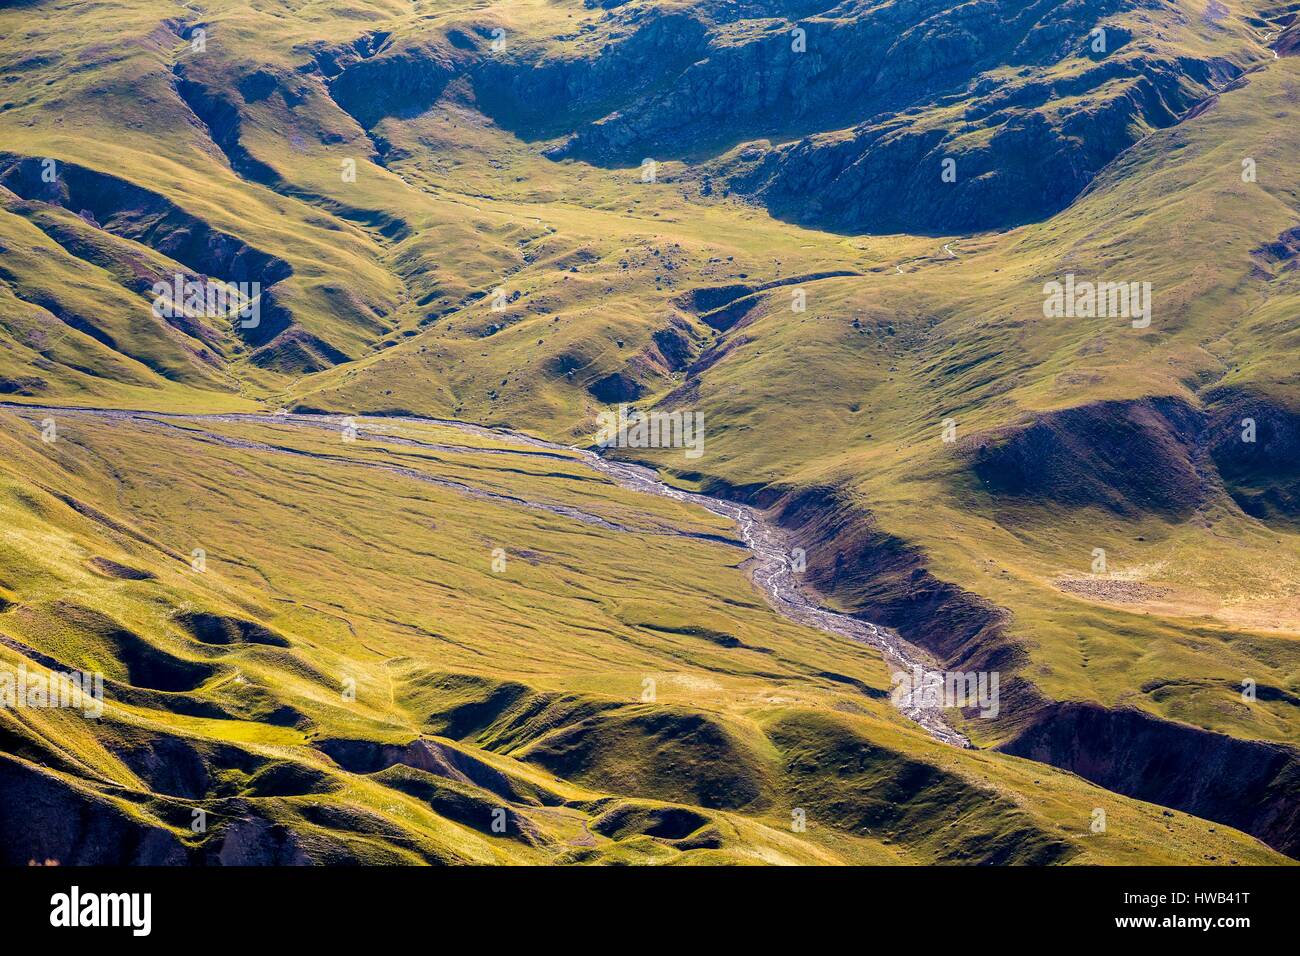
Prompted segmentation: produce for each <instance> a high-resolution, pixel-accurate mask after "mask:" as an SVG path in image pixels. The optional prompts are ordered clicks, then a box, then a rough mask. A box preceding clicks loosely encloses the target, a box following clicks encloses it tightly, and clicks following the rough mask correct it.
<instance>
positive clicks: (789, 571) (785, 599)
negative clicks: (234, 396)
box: [0, 402, 970, 747]
mask: <svg viewBox="0 0 1300 956" xmlns="http://www.w3.org/2000/svg"><path fill="white" fill-rule="evenodd" d="M0 408H4V409H5V410H7V411H10V412H13V413H15V414H18V415H20V416H22V417H24V418H46V417H56V419H57V417H58V416H72V417H76V416H90V417H94V418H99V419H106V420H110V421H121V422H129V423H132V424H136V425H144V426H155V427H169V426H170V427H176V426H175V425H173V424H172V423H174V422H191V423H202V422H209V423H220V422H224V423H231V424H240V423H244V424H265V425H289V426H294V427H298V428H317V429H324V430H328V431H333V432H339V433H342V432H343V431H344V429H345V428H347V427H348V426H349V425H352V427H354V428H355V429H356V437H357V438H358V439H361V438H364V439H367V440H370V441H375V442H380V443H384V444H398V445H407V446H416V447H421V448H426V449H433V450H436V451H440V452H448V453H468V454H529V453H531V454H540V455H546V456H548V457H557V458H563V459H565V460H569V461H571V460H573V459H574V457H575V456H576V458H577V460H579V461H580V462H582V463H583V464H585V465H586V466H587V467H588V468H590V469H591V470H592V471H595V472H597V473H599V474H601V475H603V476H605V477H606V478H608V479H609V480H611V481H613V482H614V483H615V484H617V485H619V486H620V487H622V488H626V489H629V490H631V491H636V492H640V493H642V494H651V495H658V496H660V497H663V498H670V499H672V500H674V501H680V502H683V503H685V504H690V505H695V506H697V507H700V508H704V509H705V510H707V511H710V512H712V513H713V514H716V515H720V516H721V517H724V518H727V519H728V520H730V521H732V522H734V523H735V525H736V529H737V531H738V532H739V534H740V538H741V540H742V541H743V542H744V546H745V548H746V549H747V550H748V551H749V552H750V553H751V555H752V558H751V562H752V563H751V565H750V568H749V573H750V578H751V579H752V580H753V582H754V585H755V586H756V587H757V588H758V590H759V591H760V592H761V593H762V594H763V596H764V597H765V598H766V600H767V602H768V603H769V604H770V605H771V606H772V608H773V609H774V610H776V611H777V612H778V613H779V614H781V615H782V616H783V617H785V618H787V619H788V620H790V621H793V622H794V623H796V624H802V625H804V626H807V627H813V628H816V629H818V630H820V631H824V632H826V633H828V634H835V635H837V636H839V637H844V638H847V639H849V640H851V641H854V642H856V643H858V644H864V645H867V646H869V647H872V648H875V649H876V650H877V651H878V652H880V654H881V655H882V656H883V657H884V659H885V662H886V664H887V665H888V666H889V667H890V670H891V673H894V672H899V671H901V672H904V673H906V674H908V675H909V678H910V676H911V675H912V674H913V673H914V672H915V670H916V668H920V669H921V671H922V672H923V673H924V674H925V676H926V681H927V682H928V681H932V680H935V679H936V677H937V675H938V672H937V671H936V668H935V665H934V662H933V661H932V660H931V659H930V657H929V655H928V654H926V653H925V652H924V651H923V650H921V649H920V648H918V647H916V646H915V645H912V644H910V643H908V642H907V641H905V640H903V639H902V638H901V637H899V636H898V635H897V634H895V633H894V632H893V631H891V630H889V629H887V628H883V627H877V626H876V625H874V624H871V623H869V622H867V621H863V620H860V619H858V618H856V617H853V616H852V615H849V614H842V613H840V612H837V611H832V610H830V609H828V608H826V607H824V606H822V605H821V604H819V603H818V602H817V601H816V600H815V598H813V597H812V596H810V595H809V594H808V592H807V591H806V590H805V589H804V588H803V586H802V585H801V583H800V579H799V578H800V576H799V574H798V572H796V570H795V564H794V559H793V549H792V547H791V546H790V543H789V539H788V537H787V535H786V534H785V532H784V531H783V530H782V529H781V528H780V527H779V526H777V525H776V524H775V523H774V522H772V521H771V520H770V519H769V518H767V516H766V515H764V514H763V512H761V511H760V510H758V509H756V508H752V507H750V506H749V505H745V504H741V503H739V502H735V501H728V500H726V499H724V498H715V497H712V496H710V495H703V494H699V493H697V492H691V491H683V490H682V489H680V488H674V487H672V486H671V485H668V484H666V483H664V482H663V481H661V480H659V477H658V475H657V474H656V472H655V471H653V470H652V469H650V468H647V467H645V466H642V465H636V464H632V463H630V462H622V461H616V460H613V459H610V458H606V457H603V456H602V455H600V454H598V453H596V452H595V451H593V450H591V449H585V448H577V447H573V446H569V445H562V444H558V443H556V442H549V441H545V440H543V439H540V438H534V437H533V436H531V435H525V434H522V433H520V432H515V431H510V430H508V429H504V428H488V427H486V426H483V425H475V424H472V423H470V422H460V421H455V420H452V419H441V418H416V417H386V418H362V417H356V418H344V417H342V416H338V415H316V414H312V415H304V414H289V413H282V414H255V413H228V414H208V415H204V414H192V415H186V414H173V413H167V412H142V411H128V410H121V409H106V408H86V407H57V406H37V405H22V404H16V403H7V402H6V403H0ZM385 423H394V424H397V425H403V424H407V425H434V426H441V427H444V428H454V429H457V430H458V431H461V432H464V433H466V434H470V435H474V436H477V437H480V438H489V439H494V440H496V441H506V442H509V443H511V444H513V445H518V446H520V448H519V449H518V450H517V449H502V448H476V447H473V446H465V445H446V444H437V443H432V442H422V441H419V440H417V439H413V438H408V437H405V436H399V435H394V434H391V432H390V429H391V427H392V425H391V424H389V425H386V424H385ZM178 430H179V429H178ZM181 431H182V432H183V434H185V435H188V436H191V437H193V438H195V439H198V440H206V441H210V442H215V443H217V444H221V445H225V446H229V447H236V448H241V449H246V450H251V451H261V452H267V453H275V454H287V455H297V456H301V457H311V458H316V459H321V460H326V461H330V462H334V463H338V464H345V465H349V464H350V465H357V466H362V467H367V468H372V469H378V470H383V471H388V472H392V473H395V474H399V475H402V476H404V477H408V478H413V479H415V480H418V481H425V482H431V483H433V484H437V485H440V486H443V487H448V488H451V489H452V490H455V491H458V492H462V493H465V494H469V495H472V496H474V497H478V498H488V499H492V500H496V501H500V502H502V503H504V504H510V505H517V506H523V507H529V508H535V509H540V510H544V511H548V512H551V513H553V514H558V515H562V516H564V517H567V518H571V519H574V520H577V521H582V522H584V523H588V524H594V525H597V526H599V527H603V528H606V529H609V530H614V531H626V532H636V533H646V532H644V531H642V530H640V529H633V528H628V527H626V526H623V525H618V524H615V523H613V522H610V521H608V520H606V519H604V518H601V517H599V516H597V515H593V514H589V513H587V512H583V511H580V510H579V509H576V508H571V507H568V506H565V505H556V504H547V503H542V502H536V501H530V500H527V499H523V498H518V497H515V496H513V495H506V494H501V493H499V492H494V491H490V490H487V489H483V488H477V487H474V486H471V485H468V484H465V483H462V482H458V481H451V480H448V479H443V478H436V477H434V476H431V475H429V474H427V473H424V472H421V471H419V470H416V469H414V468H406V467H403V466H400V465H390V464H385V463H383V462H370V461H365V460H361V459H357V458H349V457H346V456H335V455H325V454H321V453H319V452H311V451H306V450H302V449H294V448H288V447H285V446H280V445H271V444H267V443H265V442H258V441H253V440H250V439H244V438H235V437H232V436H229V435H222V434H218V433H215V432H210V431H201V430H194V429H188V428H187V429H183V430H181ZM523 449H528V451H523ZM674 533H677V534H681V535H683V536H689V537H693V538H701V537H703V538H706V539H710V540H715V541H719V542H720V543H724V544H734V543H735V542H731V541H728V540H727V539H725V538H718V537H714V536H710V535H700V534H697V533H691V532H685V531H677V532H674ZM937 679H938V680H939V681H940V682H942V677H941V676H940V677H937ZM922 686H924V682H923V684H922ZM891 699H892V700H893V702H894V704H895V706H897V707H898V709H899V710H900V711H901V712H902V713H903V714H904V715H905V716H906V717H908V718H909V719H910V720H912V721H914V722H915V723H917V724H918V725H920V726H921V727H922V728H923V729H925V731H926V732H927V733H929V734H930V735H931V736H933V737H935V738H936V739H937V740H940V741H942V742H944V743H947V744H951V745H953V746H956V747H969V746H970V742H969V740H967V738H966V737H964V736H963V735H962V734H960V733H959V732H957V731H956V730H954V729H953V728H952V727H951V726H950V725H949V723H948V720H947V718H946V715H945V714H944V711H943V709H942V708H941V707H937V706H934V705H932V704H929V703H926V702H924V701H920V700H919V699H918V700H914V699H913V695H910V694H902V693H897V694H893V695H891Z"/></svg>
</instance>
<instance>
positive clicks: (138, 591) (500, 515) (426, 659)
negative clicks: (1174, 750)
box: [0, 413, 1275, 863]
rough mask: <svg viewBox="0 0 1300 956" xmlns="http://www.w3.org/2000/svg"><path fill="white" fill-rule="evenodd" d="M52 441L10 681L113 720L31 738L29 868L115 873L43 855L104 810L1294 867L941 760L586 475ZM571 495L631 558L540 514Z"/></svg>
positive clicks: (26, 480)
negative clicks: (86, 673)
mask: <svg viewBox="0 0 1300 956" xmlns="http://www.w3.org/2000/svg"><path fill="white" fill-rule="evenodd" d="M55 421H56V424H57V427H58V439H57V440H56V441H55V442H54V443H53V444H45V443H42V442H41V441H40V438H39V434H40V432H39V429H38V427H37V426H38V425H39V422H38V421H37V420H35V419H34V418H33V416H30V415H21V416H20V415H14V414H5V415H4V425H5V428H4V436H5V437H4V438H3V439H2V440H3V442H4V446H5V447H4V451H5V462H6V464H5V466H4V484H3V488H4V493H3V508H4V529H5V530H4V533H3V537H2V539H0V583H2V586H3V594H4V600H5V607H6V609H5V610H4V612H3V613H2V614H0V633H3V634H4V645H5V646H4V647H3V648H0V654H3V656H4V657H5V659H6V663H7V664H9V665H10V666H17V665H19V664H20V663H22V664H25V665H26V666H27V667H29V668H37V667H40V666H41V664H42V663H43V664H44V665H45V666H48V667H56V668H70V669H87V670H95V669H99V670H102V671H103V672H104V674H105V678H106V681H107V693H106V696H107V698H108V704H107V708H106V711H105V713H104V716H103V717H102V718H101V719H100V720H98V721H93V720H87V719H85V718H84V717H83V716H81V715H80V714H79V713H76V712H71V713H70V712H50V711H36V710H27V711H21V710H20V711H6V712H5V713H4V714H3V720H4V724H3V728H4V729H3V738H0V739H3V740H4V741H5V751H6V756H5V758H4V759H5V762H6V777H5V782H6V784H7V789H6V794H7V799H8V798H10V797H13V798H15V799H17V798H19V797H27V798H28V799H29V800H30V801H31V802H24V805H27V806H30V807H33V808H34V809H33V810H32V811H31V812H32V813H35V814H37V815H43V814H50V815H51V816H50V819H49V820H48V821H46V820H44V819H43V818H42V819H40V820H32V819H28V820H27V821H26V822H23V821H21V820H19V819H18V817H15V816H12V815H9V814H7V815H6V818H5V819H6V832H5V840H4V843H5V846H6V848H7V849H6V852H7V853H9V855H10V856H11V857H14V856H16V855H21V853H22V852H26V850H25V844H26V843H27V842H31V843H32V846H33V848H32V850H31V852H38V853H46V854H47V855H50V856H52V857H55V858H57V857H58V856H60V855H65V856H64V862H75V861H93V860H97V859H104V858H106V857H108V856H110V855H111V851H110V848H108V847H103V846H97V845H96V841H95V840H94V839H93V837H94V833H95V831H93V830H91V829H88V828H82V829H78V828H77V827H72V828H71V829H70V832H69V828H68V826H67V825H66V824H63V825H62V827H63V829H62V831H60V832H64V833H66V837H62V836H61V837H58V838H53V839H50V838H47V837H44V836H40V835H39V831H41V828H42V827H43V826H44V825H45V823H50V824H51V825H53V824H54V823H55V816H53V815H54V814H57V813H59V812H60V808H67V807H75V806H82V805H83V804H84V805H86V806H88V807H89V808H90V809H91V810H92V811H93V812H92V813H91V814H90V816H91V817H92V818H96V819H98V820H99V822H97V823H96V824H95V826H102V827H103V828H104V830H105V831H107V832H115V833H116V832H119V831H120V833H121V834H125V835H121V836H118V839H119V840H120V841H121V845H122V846H124V847H132V846H138V847H139V849H137V850H135V851H134V852H135V853H136V854H137V855H138V858H139V859H142V860H143V859H148V860H151V861H154V862H160V861H163V860H176V859H179V858H181V857H183V856H184V855H185V854H191V855H193V856H195V857H204V858H208V859H224V860H226V861H227V862H234V861H239V860H244V861H277V862H290V861H294V860H298V859H312V860H317V861H341V860H349V859H356V860H366V861H384V860H388V861H477V862H494V861H495V862H506V861H515V862H529V861H531V862H541V861H573V862H582V861H595V860H624V861H629V862H635V861H642V862H650V861H662V862H671V861H675V860H697V861H701V862H703V861H731V862H801V863H836V862H851V861H860V862H861V861H874V862H924V861H937V860H946V861H952V862H962V861H970V862H974V861H981V860H982V861H992V862H1017V861H1018V862H1058V861H1061V862H1063V861H1071V862H1087V861H1093V862H1098V861H1111V862H1119V861H1125V860H1129V861H1136V860H1147V861H1153V860H1154V861H1164V862H1175V861H1181V862H1196V861H1202V860H1205V859H1208V858H1210V857H1217V858H1219V859H1221V860H1225V861H1226V860H1229V859H1231V860H1236V861H1238V862H1241V863H1250V862H1263V861H1265V860H1269V859H1275V857H1274V856H1273V854H1272V853H1271V851H1268V850H1266V849H1265V848H1264V847H1262V846H1261V845H1260V844H1258V843H1257V842H1256V841H1254V840H1253V839H1251V838H1248V837H1245V836H1244V835H1241V834H1238V833H1236V832H1235V831H1232V830H1230V829H1228V828H1226V827H1222V826H1220V827H1214V826H1213V825H1211V824H1207V823H1205V822H1203V821H1200V820H1197V819H1195V818H1193V817H1188V816H1186V815H1183V814H1178V815H1176V816H1173V817H1169V816H1167V815H1165V812H1164V811H1162V810H1161V809H1160V808H1158V807H1153V806H1150V805H1147V804H1140V803H1137V802H1135V801H1132V800H1127V799H1125V798H1121V797H1117V796H1115V795H1114V794H1111V793H1108V792H1106V791H1104V790H1101V789H1100V788H1097V787H1094V786H1092V785H1090V784H1086V783H1084V782H1082V781H1080V780H1078V779H1077V778H1074V777H1072V776H1069V775H1066V774H1063V773H1060V772H1059V771H1055V770H1052V769H1051V768H1046V767H1041V766H1037V765H1033V764H1030V763H1028V762H1026V761H1023V760H1021V759H1019V758H1015V757H1009V756H1002V755H998V754H992V753H975V752H969V751H957V750H953V749H951V748H948V747H945V746H943V745H941V744H938V743H936V742H934V741H933V740H931V739H930V738H928V737H927V736H925V735H924V734H923V733H922V732H920V731H919V730H918V729H917V728H915V727H914V726H912V725H910V724H908V723H906V722H905V721H904V720H903V719H902V718H901V717H900V716H899V715H898V714H897V713H896V712H894V711H893V710H892V708H890V707H889V705H888V703H887V701H885V700H883V699H881V696H880V694H881V692H882V691H883V690H884V689H887V688H888V687H889V680H888V676H887V674H886V673H885V671H884V669H883V667H882V665H881V663H880V661H879V660H878V659H877V658H875V657H873V656H871V655H869V654H867V653H864V652H863V650H862V649H861V648H860V647H858V646H856V645H853V644H852V643H850V642H847V641H839V640H835V639H832V638H830V637H828V636H827V635H824V634H822V633H820V632H817V631H811V630H808V629H806V628H802V627H797V626H794V625H791V624H789V623H787V622H785V621H784V620H782V619H781V618H779V617H777V616H776V615H775V614H774V613H773V612H772V611H771V610H770V609H769V608H768V607H767V606H766V605H765V604H764V603H763V602H762V600H761V599H760V598H758V597H757V596H756V595H755V594H754V592H753V591H752V589H751V587H750V585H749V583H748V581H747V580H746V578H745V576H744V574H743V572H742V571H741V570H740V569H739V568H738V567H737V562H738V560H739V557H738V555H739V554H740V552H739V551H738V549H737V548H735V547H733V546H730V545H727V544H724V543H721V542H716V541H711V540H703V539H700V538H691V537H684V536H683V534H682V533H683V532H688V533H697V534H698V533H705V534H717V533H722V534H724V535H725V534H727V533H729V532H728V529H726V528H723V527H719V524H718V521H717V520H716V519H714V518H713V517H712V516H710V515H707V514H705V513H701V512H697V511H695V510H691V509H687V508H685V507H684V506H680V505H677V504H675V503H673V502H669V501H666V500H664V499H658V498H649V499H647V498H645V497H643V496H637V495H633V494H631V493H629V492H624V491H621V490H620V489H618V488H617V487H615V486H613V485H611V484H608V483H607V482H606V481H604V480H603V479H601V478H599V477H598V476H596V475H595V474H594V473H591V472H589V471H587V470H586V469H584V468H583V467H582V466H580V465H578V464H577V463H575V462H572V461H567V462H566V461H565V460H564V459H563V458H559V457H557V458H545V459H539V458H538V457H537V456H536V455H535V454H527V453H526V450H520V451H519V452H518V453H513V452H512V453H506V454H501V453H486V452H484V451H482V450H479V449H478V448H476V447H475V446H476V444H477V443H476V442H475V441H473V440H471V441H468V442H462V441H461V440H460V439H459V437H458V436H459V434H460V433H456V432H452V431H451V430H449V429H446V430H444V429H437V430H434V431H432V432H431V431H430V430H429V429H426V428H412V427H409V426H393V427H396V428H398V429H399V431H400V433H402V434H404V435H405V436H406V437H408V438H415V439H416V440H418V441H423V442H427V443H429V445H428V446H426V447H422V446H417V445H392V444H385V443H382V442H379V441H375V440H368V439H365V438H362V439H360V440H358V441H356V442H353V443H349V442H345V441H343V440H342V438H341V437H340V435H339V433H338V432H335V431H332V430H320V431H314V430H304V429H301V428H296V427H289V426H272V425H237V424H231V423H227V422H223V423H214V424H209V423H206V422H196V421H172V422H167V421H165V420H160V419H135V420H130V421H121V422H116V423H107V422H104V421H101V420H98V419H95V418H91V417H89V416H84V415H77V414H75V413H69V414H58V415H56V417H55ZM110 462H111V466H109V465H108V463H110ZM394 467H398V468H401V469H403V470H402V471H400V472H395V471H393V470H392V469H393V468H394ZM32 476H38V477H36V478H33V477H32ZM438 482H454V483H455V485H454V486H451V485H447V484H439V483H438ZM475 490H480V491H481V490H490V491H492V492H494V493H498V494H499V493H508V494H511V495H513V496H515V497H516V498H517V499H518V500H520V501H526V502H531V503H533V504H532V505H524V504H513V503H507V502H502V501H497V500H486V499H483V498H481V497H476V496H475V494H474V491H475ZM571 500H580V501H582V502H583V507H584V508H586V509H587V512H588V513H590V514H592V515H595V516H599V517H602V518H604V519H605V520H606V521H609V522H612V523H614V524H615V525H617V526H618V527H617V529H613V528H608V527H603V526H600V525H596V524H592V523H585V522H583V521H581V520H575V519H574V518H572V517H565V516H559V515H556V514H553V513H549V512H547V511H545V510H540V509H539V508H538V507H536V505H545V504H564V503H567V502H569V501H571ZM498 548H499V549H501V552H496V549H498ZM196 549H201V550H202V551H203V552H204V562H203V564H202V565H201V566H202V567H203V571H202V572H200V571H197V570H196V569H195V566H194V563H193V562H194V558H193V554H194V552H195V550H196ZM494 552H496V553H495V554H494ZM497 557H500V558H502V560H503V563H499V564H497V565H496V568H498V569H499V570H494V564H493V562H494V558H497ZM38 662H39V663H38ZM647 682H649V683H647ZM647 688H651V689H652V692H651V693H647ZM19 767H21V768H22V769H23V770H24V771H25V773H24V774H23V775H21V776H18V775H17V768H19ZM38 798H39V799H38ZM796 808H799V809H803V810H804V811H805V813H806V816H807V821H808V822H807V828H806V829H805V830H802V831H800V830H796V829H795V828H794V827H793V826H792V822H793V819H794V818H793V816H792V812H793V810H794V809H796ZM1095 808H1101V809H1102V810H1104V812H1105V813H1106V815H1107V821H1108V825H1107V830H1106V832H1105V833H1101V834H1095V833H1092V832H1091V825H1092V819H1093V813H1094V809H1095ZM195 810H202V811H204V812H206V813H207V814H208V818H207V820H208V826H207V830H206V832H203V833H197V834H196V833H194V832H192V830H191V829H190V823H191V820H192V817H193V813H194V811H195ZM496 810H500V811H501V812H502V813H504V815H505V816H504V817H503V818H502V819H504V820H506V821H507V822H506V825H505V831H504V832H503V833H497V832H495V831H494V830H493V829H492V824H493V819H494V817H493V813H494V811H496ZM89 826H90V825H89V824H88V825H87V827H89ZM56 829H58V828H56ZM28 831H32V832H35V833H36V835H33V836H27V837H25V836H23V833H24V832H28ZM61 841H64V842H62V843H61ZM38 847H39V848H38ZM11 862H12V860H11Z"/></svg>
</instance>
